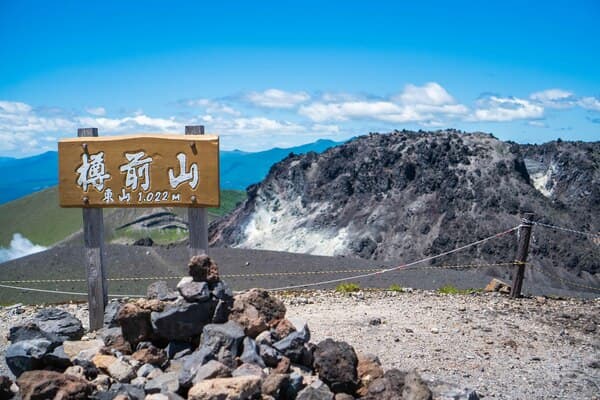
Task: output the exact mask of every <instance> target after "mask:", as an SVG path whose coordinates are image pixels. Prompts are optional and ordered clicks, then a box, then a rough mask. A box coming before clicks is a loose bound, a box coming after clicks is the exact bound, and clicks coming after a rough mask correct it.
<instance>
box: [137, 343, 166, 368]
mask: <svg viewBox="0 0 600 400" xmlns="http://www.w3.org/2000/svg"><path fill="white" fill-rule="evenodd" d="M131 358H133V359H134V360H137V361H139V362H141V363H143V364H152V365H155V366H158V367H160V366H162V365H164V364H165V363H166V362H167V360H168V358H167V353H166V352H165V351H164V350H163V349H159V348H158V347H155V346H153V345H150V346H149V347H146V348H143V349H140V350H138V351H136V352H135V353H133V354H132V355H131Z"/></svg>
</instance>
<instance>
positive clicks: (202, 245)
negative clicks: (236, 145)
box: [185, 125, 208, 257]
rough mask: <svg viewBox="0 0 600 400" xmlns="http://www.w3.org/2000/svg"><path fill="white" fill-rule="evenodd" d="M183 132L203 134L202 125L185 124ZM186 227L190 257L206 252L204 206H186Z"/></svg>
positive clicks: (206, 229) (206, 227)
mask: <svg viewBox="0 0 600 400" xmlns="http://www.w3.org/2000/svg"><path fill="white" fill-rule="evenodd" d="M185 134H186V135H204V126H203V125H192V126H186V127H185ZM188 229H189V237H190V257H192V256H195V255H199V254H208V219H207V215H206V209H205V208H200V207H189V208H188Z"/></svg>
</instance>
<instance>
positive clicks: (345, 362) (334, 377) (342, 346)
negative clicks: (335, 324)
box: [314, 339, 358, 394]
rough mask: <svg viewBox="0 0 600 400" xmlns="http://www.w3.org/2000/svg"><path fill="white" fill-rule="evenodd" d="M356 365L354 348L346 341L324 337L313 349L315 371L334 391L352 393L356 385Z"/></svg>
mask: <svg viewBox="0 0 600 400" xmlns="http://www.w3.org/2000/svg"><path fill="white" fill-rule="evenodd" d="M357 365H358V359H357V357H356V353H355V352H354V348H353V347H352V346H350V345H349V344H348V343H346V342H337V341H334V340H332V339H325V340H323V341H322V342H320V343H319V344H318V345H317V347H316V349H315V352H314V368H315V371H316V372H317V373H318V374H319V378H320V379H321V380H322V381H323V382H325V383H326V384H327V385H329V387H330V388H331V390H332V391H333V392H335V393H339V392H344V393H348V394H352V393H354V391H355V390H356V388H357V386H358V374H357V371H356V366H357Z"/></svg>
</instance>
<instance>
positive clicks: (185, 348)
mask: <svg viewBox="0 0 600 400" xmlns="http://www.w3.org/2000/svg"><path fill="white" fill-rule="evenodd" d="M165 351H166V352H167V357H168V358H169V359H170V360H172V359H178V358H181V357H183V356H186V355H188V354H190V353H191V352H192V345H191V344H190V343H189V342H181V341H176V340H172V341H170V342H169V344H168V345H167V347H166V348H165Z"/></svg>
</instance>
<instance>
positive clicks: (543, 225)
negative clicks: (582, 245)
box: [523, 220, 600, 239]
mask: <svg viewBox="0 0 600 400" xmlns="http://www.w3.org/2000/svg"><path fill="white" fill-rule="evenodd" d="M523 222H525V223H528V224H533V225H537V226H541V227H544V228H549V229H555V230H559V231H564V232H570V233H576V234H579V235H584V236H590V237H593V238H597V239H600V234H598V233H592V232H584V231H578V230H576V229H570V228H564V227H562V226H556V225H551V224H544V223H542V222H536V221H529V220H523Z"/></svg>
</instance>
